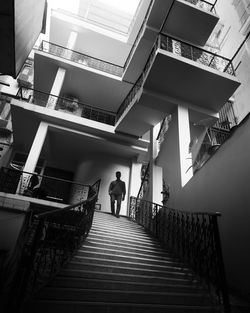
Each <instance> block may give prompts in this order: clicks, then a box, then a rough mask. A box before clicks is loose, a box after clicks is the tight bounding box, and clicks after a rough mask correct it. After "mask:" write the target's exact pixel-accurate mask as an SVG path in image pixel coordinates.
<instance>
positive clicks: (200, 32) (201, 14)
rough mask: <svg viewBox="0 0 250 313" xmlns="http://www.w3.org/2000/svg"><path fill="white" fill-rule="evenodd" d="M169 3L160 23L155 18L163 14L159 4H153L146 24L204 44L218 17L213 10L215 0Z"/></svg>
mask: <svg viewBox="0 0 250 313" xmlns="http://www.w3.org/2000/svg"><path fill="white" fill-rule="evenodd" d="M166 2H168V3H169V5H170V7H169V11H168V12H167V14H166V15H165V16H164V20H163V23H162V24H158V23H159V22H158V21H157V18H158V17H159V16H161V15H162V14H163V11H162V12H160V9H161V6H160V5H159V6H158V7H157V5H155V7H153V9H152V14H151V16H150V17H149V21H148V25H149V26H151V27H157V28H158V31H159V32H162V33H164V34H167V35H169V36H172V37H175V38H178V39H180V40H184V41H187V42H190V43H192V44H194V45H199V46H204V45H205V44H206V42H207V40H208V38H209V36H210V35H211V32H212V31H213V29H214V27H215V25H216V24H217V22H218V20H219V17H218V16H217V14H216V11H215V5H216V2H217V0H209V1H206V0H174V1H169V0H168V1H166Z"/></svg>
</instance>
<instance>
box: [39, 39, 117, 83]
mask: <svg viewBox="0 0 250 313" xmlns="http://www.w3.org/2000/svg"><path fill="white" fill-rule="evenodd" d="M38 50H39V51H43V52H47V53H50V54H53V55H55V56H58V57H60V58H63V59H67V60H70V61H73V62H76V63H78V64H81V65H84V66H87V67H90V68H93V69H96V70H98V71H102V72H106V73H109V74H112V75H115V76H119V77H121V76H122V74H123V67H122V66H118V65H115V64H113V63H109V62H105V61H103V60H100V59H97V58H94V57H92V56H89V55H87V54H83V53H80V52H77V51H74V50H71V49H68V48H65V47H62V46H60V45H56V44H54V43H52V42H48V41H44V40H43V41H42V43H41V45H40V46H39V48H38Z"/></svg>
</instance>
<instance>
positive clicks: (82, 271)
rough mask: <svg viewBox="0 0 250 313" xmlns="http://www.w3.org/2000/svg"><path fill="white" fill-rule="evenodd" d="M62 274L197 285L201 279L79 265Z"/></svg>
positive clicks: (65, 270)
mask: <svg viewBox="0 0 250 313" xmlns="http://www.w3.org/2000/svg"><path fill="white" fill-rule="evenodd" d="M60 275H63V276H67V277H82V278H95V279H104V280H105V279H109V280H116V281H130V282H147V283H150V282H155V281H157V282H158V283H167V284H177V285H178V284H181V285H183V284H184V285H196V284H199V281H198V280H197V279H195V278H194V277H188V276H186V277H184V275H183V276H180V275H179V276H172V277H167V276H154V275H145V274H144V275H139V274H138V273H137V274H132V273H125V272H120V273H119V272H107V271H100V268H98V269H97V268H95V269H94V270H93V269H92V270H90V269H83V268H81V269H79V268H77V267H75V268H73V267H70V268H68V269H64V270H62V271H61V272H60Z"/></svg>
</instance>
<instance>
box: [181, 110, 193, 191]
mask: <svg viewBox="0 0 250 313" xmlns="http://www.w3.org/2000/svg"><path fill="white" fill-rule="evenodd" d="M178 136H179V152H180V168H181V185H182V187H183V186H184V185H185V184H186V183H187V182H188V181H189V180H190V178H191V177H192V176H193V168H192V154H191V153H190V152H189V144H190V141H191V136H190V125H189V113H188V108H187V107H184V106H181V105H179V106H178Z"/></svg>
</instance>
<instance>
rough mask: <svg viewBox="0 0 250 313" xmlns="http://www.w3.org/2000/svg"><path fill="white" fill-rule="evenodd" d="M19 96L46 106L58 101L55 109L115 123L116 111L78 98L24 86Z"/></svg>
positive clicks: (105, 122) (97, 120) (101, 121)
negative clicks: (91, 104)
mask: <svg viewBox="0 0 250 313" xmlns="http://www.w3.org/2000/svg"><path fill="white" fill-rule="evenodd" d="M17 97H18V98H19V99H20V100H22V101H26V102H29V103H32V104H36V105H39V106H42V107H46V106H47V105H48V104H49V103H56V107H55V110H57V111H60V112H64V113H67V114H73V115H75V116H78V117H83V118H87V119H89V120H92V121H96V122H100V123H104V124H107V125H112V126H114V125H115V121H116V114H115V113H113V112H109V111H107V110H103V109H100V108H96V107H92V106H90V105H88V104H85V103H82V102H79V101H78V100H77V99H76V98H73V97H57V96H54V95H51V94H48V93H45V92H41V91H38V90H34V89H31V88H24V87H21V88H20V90H19V92H18V94H17Z"/></svg>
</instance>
